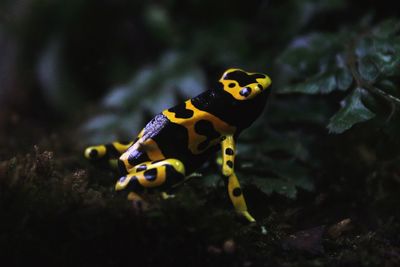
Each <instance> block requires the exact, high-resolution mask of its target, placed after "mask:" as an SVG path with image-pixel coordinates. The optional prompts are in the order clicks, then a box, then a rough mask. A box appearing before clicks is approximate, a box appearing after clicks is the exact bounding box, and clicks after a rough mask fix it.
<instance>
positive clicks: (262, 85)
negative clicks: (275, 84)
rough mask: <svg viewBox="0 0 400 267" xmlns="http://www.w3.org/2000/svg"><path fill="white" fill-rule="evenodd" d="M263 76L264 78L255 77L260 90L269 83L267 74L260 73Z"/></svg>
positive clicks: (265, 87)
mask: <svg viewBox="0 0 400 267" xmlns="http://www.w3.org/2000/svg"><path fill="white" fill-rule="evenodd" d="M262 75H264V76H265V77H264V78H257V82H258V83H259V84H260V85H261V87H262V90H265V89H267V88H268V87H269V86H270V85H271V79H270V78H269V77H268V75H265V74H262Z"/></svg>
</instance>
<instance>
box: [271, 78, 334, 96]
mask: <svg viewBox="0 0 400 267" xmlns="http://www.w3.org/2000/svg"><path fill="white" fill-rule="evenodd" d="M336 87H337V84H336V77H335V75H332V74H331V73H325V74H322V75H317V76H315V77H313V78H311V79H310V80H308V81H305V82H303V83H298V84H295V85H292V86H288V87H284V88H283V89H281V90H278V93H281V94H287V93H303V94H328V93H330V92H332V91H333V90H335V89H336Z"/></svg>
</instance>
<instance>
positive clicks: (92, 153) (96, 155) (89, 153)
mask: <svg viewBox="0 0 400 267" xmlns="http://www.w3.org/2000/svg"><path fill="white" fill-rule="evenodd" d="M132 144H133V142H112V143H109V144H105V145H97V146H90V147H87V148H86V149H85V152H84V155H85V158H87V159H90V160H99V159H103V158H105V159H117V158H118V157H119V156H120V155H121V154H122V153H124V152H125V151H126V150H127V149H128V148H129V147H130V146H131V145H132Z"/></svg>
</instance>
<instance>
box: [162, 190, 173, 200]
mask: <svg viewBox="0 0 400 267" xmlns="http://www.w3.org/2000/svg"><path fill="white" fill-rule="evenodd" d="M161 198H162V199H164V200H167V199H171V198H175V195H174V194H168V193H167V192H161Z"/></svg>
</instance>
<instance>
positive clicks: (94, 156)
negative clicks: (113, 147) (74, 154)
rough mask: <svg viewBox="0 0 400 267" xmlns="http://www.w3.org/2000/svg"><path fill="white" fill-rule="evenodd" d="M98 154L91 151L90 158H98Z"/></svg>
mask: <svg viewBox="0 0 400 267" xmlns="http://www.w3.org/2000/svg"><path fill="white" fill-rule="evenodd" d="M98 154H99V152H97V150H96V149H92V150H90V153H89V157H90V158H96V157H97V155H98Z"/></svg>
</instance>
